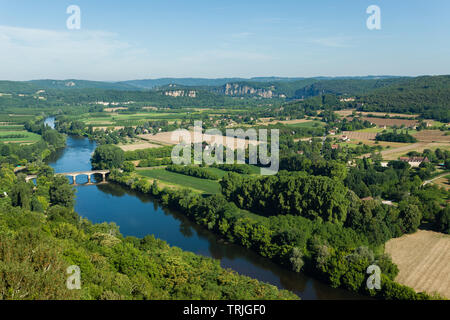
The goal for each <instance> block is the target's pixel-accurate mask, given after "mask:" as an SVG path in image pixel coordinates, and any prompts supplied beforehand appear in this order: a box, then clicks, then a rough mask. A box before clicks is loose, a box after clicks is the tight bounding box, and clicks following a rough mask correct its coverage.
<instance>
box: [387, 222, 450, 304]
mask: <svg viewBox="0 0 450 320" xmlns="http://www.w3.org/2000/svg"><path fill="white" fill-rule="evenodd" d="M385 248H386V252H387V253H389V254H390V255H391V256H392V260H393V262H394V263H395V264H396V265H397V266H398V267H399V269H400V273H399V275H398V276H397V278H396V281H397V282H399V283H401V284H404V285H407V286H409V287H412V288H414V289H415V290H416V291H419V292H423V291H425V292H428V293H434V292H437V293H439V294H440V295H442V296H444V297H446V298H450V236H449V235H445V234H442V233H437V232H431V231H423V230H421V231H418V232H416V233H415V234H411V235H405V236H403V237H401V238H397V239H392V240H390V241H389V242H387V243H386V247H385Z"/></svg>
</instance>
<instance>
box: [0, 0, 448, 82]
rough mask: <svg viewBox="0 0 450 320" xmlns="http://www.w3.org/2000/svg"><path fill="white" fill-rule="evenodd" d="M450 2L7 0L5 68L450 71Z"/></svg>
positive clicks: (1, 64) (224, 73)
mask: <svg viewBox="0 0 450 320" xmlns="http://www.w3.org/2000/svg"><path fill="white" fill-rule="evenodd" d="M69 5H78V6H79V7H80V9H81V29H80V30H68V29H67V27H66V20H67V18H68V17H69V15H68V14H67V13H66V9H67V7H68V6H69ZM369 5H378V6H379V7H380V8H381V30H373V31H370V30H368V29H367V27H366V20H367V18H368V16H369V15H368V14H367V13H366V8H367V7H368V6H369ZM449 14H450V1H448V0H433V1H417V0H407V1H406V0H395V1H392V0H388V1H386V0H370V1H365V0H345V1H338V0H322V1H303V0H278V1H273V0H271V1H267V0H259V1H256V0H253V1H246V0H240V1H236V0H228V1H223V0H221V1H217V0H209V1H205V0H191V1H187V0H183V1H181V0H174V1H169V0H165V1H162V0H150V1H143V0H128V1H111V0H109V1H106V0H71V1H65V0H53V1H50V0H39V1H37V0H16V1H10V0H0V79H9V80H29V79H42V78H52V79H68V78H76V79H89V80H105V81H118V80H128V79H143V78H158V77H212V78H217V77H253V76H289V77H310V76H355V75H387V74H389V75H423V74H450V41H449V35H450V19H448V16H449Z"/></svg>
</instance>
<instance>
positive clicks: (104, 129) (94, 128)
mask: <svg viewBox="0 0 450 320" xmlns="http://www.w3.org/2000/svg"><path fill="white" fill-rule="evenodd" d="M124 128H125V127H123V126H122V127H92V130H94V131H95V130H103V131H106V130H107V129H109V130H122V129H124Z"/></svg>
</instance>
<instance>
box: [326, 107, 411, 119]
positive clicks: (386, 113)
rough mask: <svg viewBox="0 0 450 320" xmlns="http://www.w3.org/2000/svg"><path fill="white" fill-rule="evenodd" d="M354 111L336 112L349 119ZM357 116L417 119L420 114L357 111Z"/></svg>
mask: <svg viewBox="0 0 450 320" xmlns="http://www.w3.org/2000/svg"><path fill="white" fill-rule="evenodd" d="M353 111H356V109H345V110H339V111H335V113H337V114H338V115H340V116H344V117H348V116H351V115H352V114H353ZM356 114H357V115H361V116H367V115H373V116H377V117H380V118H383V117H384V116H386V115H388V116H389V117H401V118H417V117H418V116H419V115H418V114H404V113H389V112H362V111H356Z"/></svg>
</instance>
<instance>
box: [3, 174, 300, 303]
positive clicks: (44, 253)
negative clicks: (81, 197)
mask: <svg viewBox="0 0 450 320" xmlns="http://www.w3.org/2000/svg"><path fill="white" fill-rule="evenodd" d="M0 189H1V191H2V192H6V193H7V194H8V197H5V198H2V199H0V275H1V277H0V298H2V299H44V300H46V299H106V300H109V299H148V300H158V299H208V300H209V299H227V300H241V299H244V300H245V299H295V298H296V296H295V295H294V294H292V293H289V292H287V291H279V290H278V289H276V288H275V287H274V286H271V285H266V284H263V283H260V282H258V281H256V280H252V279H250V278H248V277H244V276H240V275H238V274H236V273H235V272H233V271H230V270H225V269H222V268H221V267H220V264H219V261H216V260H213V259H209V258H204V257H201V256H198V255H195V254H193V253H188V252H183V251H182V250H180V249H178V248H174V247H170V246H168V245H167V244H166V243H165V242H164V241H161V240H158V239H155V238H154V237H153V236H147V237H145V238H143V239H137V238H134V237H127V238H124V237H123V236H122V235H121V234H120V232H119V230H118V227H117V226H115V225H114V224H113V223H112V224H106V223H104V224H92V223H91V222H89V221H88V220H86V219H82V218H80V217H79V216H78V215H77V214H76V213H75V212H74V210H73V204H74V192H73V190H72V187H71V186H70V185H69V183H68V181H67V179H65V178H63V177H56V178H55V177H54V176H53V170H52V169H51V168H50V167H46V166H42V167H40V170H39V174H38V179H37V182H36V185H34V184H33V183H32V182H30V183H26V182H25V181H24V180H23V178H21V177H20V176H19V177H16V176H15V175H14V172H13V170H12V168H10V167H7V166H3V167H2V169H1V170H0ZM70 265H77V266H79V267H80V269H81V290H68V289H67V288H66V279H67V277H68V275H67V273H66V269H67V267H68V266H70Z"/></svg>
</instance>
